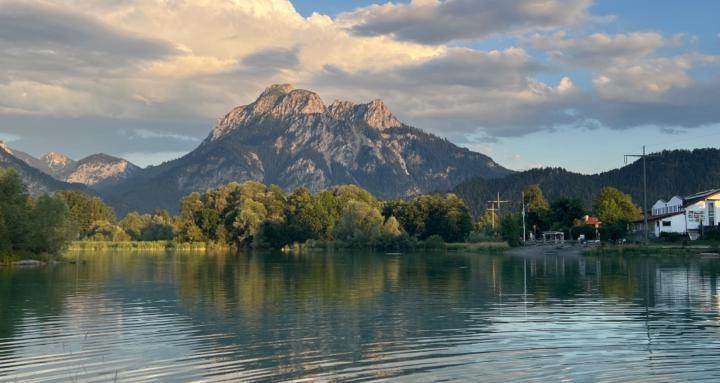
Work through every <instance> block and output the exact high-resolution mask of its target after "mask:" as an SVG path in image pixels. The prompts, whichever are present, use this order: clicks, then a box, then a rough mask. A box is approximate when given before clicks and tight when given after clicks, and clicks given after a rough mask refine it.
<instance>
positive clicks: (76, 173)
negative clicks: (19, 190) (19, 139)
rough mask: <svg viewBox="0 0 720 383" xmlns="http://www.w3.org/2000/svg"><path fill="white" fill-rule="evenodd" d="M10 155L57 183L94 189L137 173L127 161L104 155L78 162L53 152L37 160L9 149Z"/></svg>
mask: <svg viewBox="0 0 720 383" xmlns="http://www.w3.org/2000/svg"><path fill="white" fill-rule="evenodd" d="M12 153H13V155H14V156H15V157H16V158H18V159H20V160H22V161H24V162H25V163H26V164H28V165H30V166H32V167H33V168H35V169H37V170H40V171H42V172H43V173H45V174H48V175H50V176H52V177H53V178H55V179H57V180H59V181H63V182H68V183H79V184H84V185H87V186H89V187H92V188H94V189H101V188H103V187H109V186H112V185H115V184H116V183H118V182H120V181H124V180H126V179H127V178H129V177H131V176H132V175H134V174H135V173H137V172H138V171H139V170H140V168H139V167H137V166H135V165H133V164H132V163H130V162H128V161H127V160H124V159H122V158H117V157H113V156H109V155H107V154H93V155H91V156H88V157H85V158H83V159H81V160H80V161H73V160H72V159H70V158H69V157H67V156H65V155H63V154H60V153H57V152H50V153H48V154H46V155H44V156H43V157H41V158H39V159H38V158H35V157H33V156H31V155H30V154H27V153H24V152H21V151H19V150H14V149H13V150H12Z"/></svg>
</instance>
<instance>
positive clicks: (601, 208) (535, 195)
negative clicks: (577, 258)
mask: <svg viewBox="0 0 720 383" xmlns="http://www.w3.org/2000/svg"><path fill="white" fill-rule="evenodd" d="M524 193H525V201H524V202H525V207H526V214H527V216H526V225H527V232H528V239H529V238H530V237H531V235H532V237H534V238H541V236H542V233H543V232H546V231H557V232H563V233H565V238H566V239H576V238H578V237H579V236H580V235H584V236H585V238H586V239H588V240H594V239H600V238H602V239H606V240H618V239H622V238H625V237H626V236H627V235H628V231H627V229H628V224H629V223H630V222H632V221H635V220H638V219H640V217H641V213H642V210H641V209H640V208H639V207H638V206H637V205H635V203H633V201H632V198H631V197H630V196H629V195H627V194H625V193H622V192H621V191H619V190H617V189H615V188H612V187H606V188H603V189H602V190H601V191H600V193H599V194H598V196H597V198H596V199H595V202H594V204H593V208H592V209H591V210H587V209H585V208H584V207H583V204H582V203H581V201H580V200H579V199H575V198H568V197H561V198H558V199H556V200H554V201H552V202H548V201H547V199H545V196H544V194H543V191H542V189H541V188H540V186H539V185H531V186H529V187H527V188H526V189H525V190H524ZM590 215H594V216H595V217H597V218H598V219H599V220H600V221H601V222H602V225H601V226H600V227H595V226H594V225H591V224H588V222H587V221H586V220H585V217H587V216H590ZM493 222H497V224H495V225H493ZM477 227H478V229H477V231H478V232H480V233H484V235H485V237H499V238H502V239H504V240H506V241H508V242H509V244H510V245H511V246H519V245H520V244H521V240H522V238H523V231H522V230H523V229H522V214H520V213H506V214H504V215H501V216H497V215H495V213H494V212H493V211H487V212H486V213H485V214H484V215H483V216H481V217H480V219H479V221H478V224H477Z"/></svg>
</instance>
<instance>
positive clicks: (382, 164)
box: [107, 84, 511, 211]
mask: <svg viewBox="0 0 720 383" xmlns="http://www.w3.org/2000/svg"><path fill="white" fill-rule="evenodd" d="M509 173H511V171H510V170H508V169H505V168H503V167H502V166H500V165H499V164H497V163H496V162H494V161H493V160H492V159H491V158H489V157H487V156H485V155H483V154H480V153H475V152H471V151H470V150H468V149H466V148H460V147H458V146H456V145H454V144H452V143H450V142H449V141H447V140H445V139H442V138H440V137H437V136H434V135H432V134H430V133H426V132H424V131H422V130H420V129H417V128H413V127H410V126H408V125H405V124H403V123H402V122H400V121H399V120H398V119H397V118H396V117H395V116H394V115H393V114H392V112H391V111H390V109H389V108H388V107H387V106H386V105H385V104H384V103H383V102H382V101H380V100H373V101H370V102H368V103H366V104H354V103H351V102H347V101H335V102H333V103H332V104H331V105H330V106H326V105H325V103H324V102H323V100H322V98H321V97H320V96H319V95H318V94H316V93H314V92H311V91H308V90H304V89H294V88H293V87H292V86H291V85H289V84H278V85H272V86H270V87H268V88H267V89H265V91H264V92H262V93H261V94H260V96H259V97H258V98H257V99H256V100H255V101H254V102H252V103H250V104H247V105H242V106H238V107H235V108H233V109H232V110H231V111H230V112H228V113H227V114H225V115H224V116H223V117H221V118H220V119H219V120H218V122H217V123H216V125H215V126H214V127H213V129H212V130H211V132H210V133H209V134H208V136H207V138H206V139H205V140H204V141H203V142H202V143H201V144H200V145H199V146H198V147H197V148H196V149H195V150H193V151H192V152H190V153H188V154H187V155H185V156H184V157H182V158H180V159H177V160H174V161H169V162H167V163H164V164H162V165H159V166H156V167H150V168H148V169H146V170H143V171H141V172H139V173H138V176H136V177H131V178H129V179H128V180H126V181H125V182H122V183H121V184H120V185H118V187H117V190H113V191H111V192H109V193H108V194H107V195H108V200H109V201H111V202H112V203H113V204H116V206H120V207H119V209H120V210H121V211H126V210H127V209H132V210H142V211H147V210H148V209H152V208H154V207H163V208H167V209H169V210H177V205H178V203H177V201H178V199H179V198H180V197H182V196H184V195H187V194H189V193H190V192H193V191H205V190H206V189H207V188H211V187H217V186H220V185H223V184H227V183H229V182H234V181H247V180H255V181H259V182H263V183H266V184H276V185H278V186H280V187H282V188H284V189H294V188H298V187H305V188H307V189H309V190H311V191H320V190H323V189H326V188H329V187H332V186H335V185H341V184H357V185H359V186H361V187H363V188H366V189H367V190H369V191H370V192H372V193H373V194H375V195H377V196H379V197H381V198H398V197H407V196H412V195H417V194H421V193H424V192H430V191H432V190H436V189H450V188H452V187H453V186H455V185H456V184H458V183H460V182H461V181H462V180H464V179H467V178H470V177H472V176H482V177H500V176H503V175H506V174H509ZM160 185H162V186H163V187H162V188H163V190H164V193H165V194H160V193H159V192H158V190H157V189H159V188H160ZM171 197H174V198H171ZM152 203H155V205H157V206H150V205H151V204H152Z"/></svg>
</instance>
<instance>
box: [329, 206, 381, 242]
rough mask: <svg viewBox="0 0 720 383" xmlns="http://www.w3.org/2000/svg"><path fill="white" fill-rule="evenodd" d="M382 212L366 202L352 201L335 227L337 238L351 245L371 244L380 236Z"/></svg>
mask: <svg viewBox="0 0 720 383" xmlns="http://www.w3.org/2000/svg"><path fill="white" fill-rule="evenodd" d="M382 224H383V218H382V214H380V210H379V209H377V208H376V207H374V206H371V205H369V204H368V203H366V202H361V201H354V200H351V201H349V202H348V204H347V205H346V206H345V208H344V209H343V214H342V216H341V217H340V220H339V221H338V223H337V225H336V226H335V230H334V233H335V238H336V239H338V240H341V241H345V242H347V243H351V244H363V243H364V244H370V243H371V242H372V241H374V240H375V239H377V238H378V236H379V235H380V229H381V227H382Z"/></svg>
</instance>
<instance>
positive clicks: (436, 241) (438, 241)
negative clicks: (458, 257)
mask: <svg viewBox="0 0 720 383" xmlns="http://www.w3.org/2000/svg"><path fill="white" fill-rule="evenodd" d="M424 244H425V248H426V249H428V250H440V249H444V248H445V241H444V240H443V238H442V237H441V236H439V235H437V234H435V235H431V236H429V237H427V239H426V240H425V243H424Z"/></svg>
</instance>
